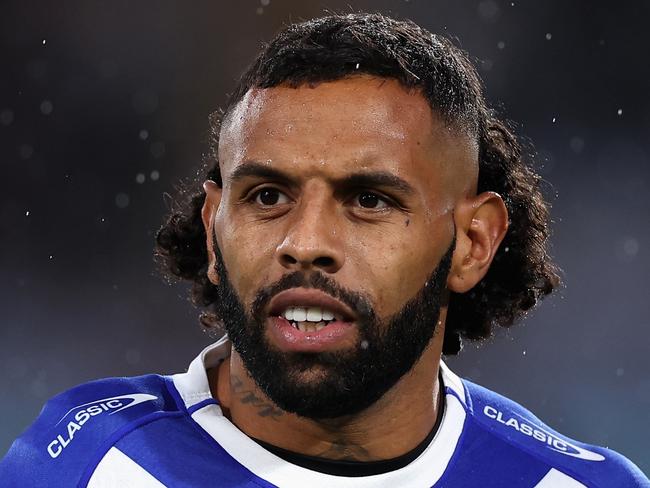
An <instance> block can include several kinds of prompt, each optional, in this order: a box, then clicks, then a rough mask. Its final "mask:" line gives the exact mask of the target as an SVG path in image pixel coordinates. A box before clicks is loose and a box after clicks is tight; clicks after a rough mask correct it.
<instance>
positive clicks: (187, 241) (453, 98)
mask: <svg viewBox="0 0 650 488" xmlns="http://www.w3.org/2000/svg"><path fill="white" fill-rule="evenodd" d="M360 73H364V74H370V75H374V76H378V77H384V78H392V79H396V80H397V81H399V82H400V83H401V85H402V86H404V87H405V88H406V89H408V90H417V91H419V92H420V93H421V94H422V95H423V96H424V97H425V98H426V99H427V100H428V102H429V104H430V106H431V109H432V110H434V111H436V113H438V114H439V115H440V116H442V118H443V120H444V121H445V122H446V123H447V124H449V126H450V127H453V128H455V129H457V130H461V131H463V132H464V133H466V134H469V135H470V136H471V137H473V138H475V140H476V141H477V142H478V145H479V177H478V192H479V193H480V192H484V191H495V192H497V193H499V194H500V195H501V196H502V198H503V199H504V202H505V205H506V207H507V209H508V212H509V216H510V225H509V228H508V231H507V233H506V236H505V238H504V240H503V242H502V244H501V246H500V247H499V250H498V251H497V254H496V256H495V258H494V261H493V263H492V265H491V267H490V269H489V271H488V273H487V274H486V275H485V277H484V278H483V279H482V280H481V281H480V282H479V283H478V284H477V285H476V286H475V287H474V288H473V289H472V290H470V291H469V292H467V293H463V294H457V293H452V294H451V297H450V302H449V311H448V315H447V323H446V328H445V338H444V345H443V352H444V353H445V354H456V353H457V352H458V351H459V350H460V348H461V336H462V337H465V338H467V339H472V340H478V339H483V338H486V337H488V336H490V335H491V333H492V329H493V327H494V326H495V325H500V326H510V325H511V324H512V323H513V321H514V320H515V319H517V318H519V317H520V316H522V315H524V314H525V313H526V312H527V311H528V310H530V309H531V308H532V307H533V306H534V305H535V304H536V303H537V302H538V300H539V299H541V298H543V297H544V296H545V295H548V294H549V293H550V292H551V291H552V290H553V289H554V288H555V287H556V286H557V285H558V284H559V276H558V273H559V270H558V268H557V267H556V266H555V264H554V263H553V262H552V261H551V259H550V257H549V255H548V252H547V241H548V237H549V233H550V230H549V212H548V204H547V202H546V201H545V200H544V197H543V195H542V193H541V191H540V181H541V178H540V176H539V175H537V174H536V173H535V172H534V171H533V170H532V168H531V167H530V166H529V165H528V164H527V163H526V162H525V160H524V158H523V154H522V152H523V151H522V148H521V145H520V144H519V142H518V141H517V139H516V137H515V136H514V135H513V133H512V132H511V130H510V129H509V128H508V127H507V125H506V124H505V123H504V122H503V121H501V120H499V119H498V118H497V117H496V116H495V114H494V112H493V111H492V110H491V109H490V108H489V107H488V106H487V103H486V101H485V99H484V97H483V90H482V85H481V81H480V79H479V77H478V75H477V73H476V70H475V69H474V67H473V66H472V64H471V63H470V61H469V60H468V58H467V56H466V55H465V54H464V53H463V52H462V51H461V50H460V49H459V48H457V47H456V46H454V45H453V44H452V43H451V42H450V41H449V40H447V39H445V38H444V37H440V36H438V35H434V34H431V33H430V32H428V31H426V30H425V29H423V28H421V27H419V26H418V25H416V24H415V23H413V22H411V21H408V20H407V21H398V20H394V19H391V18H388V17H385V16H383V15H380V14H363V13H357V14H349V15H330V16H327V17H322V18H318V19H315V20H310V21H307V22H302V23H299V24H293V25H290V26H289V27H287V28H286V29H284V30H283V31H281V32H280V33H279V34H278V35H277V36H276V37H275V38H274V39H273V40H272V41H271V42H270V43H269V44H268V45H265V46H264V47H263V49H262V50H261V52H260V53H259V54H258V56H257V58H256V59H255V61H254V62H253V64H252V65H251V66H250V67H249V68H248V69H247V70H246V72H245V73H244V74H243V76H242V77H241V79H240V81H239V84H238V85H237V87H236V89H235V91H234V92H233V93H232V95H231V96H230V100H229V102H228V105H227V108H226V110H225V111H224V112H223V115H224V117H222V116H221V115H222V114H218V113H217V114H213V115H212V116H211V139H212V144H211V146H210V151H209V153H208V154H207V157H206V161H204V168H203V176H204V179H211V180H213V181H215V182H216V183H217V184H219V185H220V186H221V184H222V181H221V175H220V170H219V162H218V157H217V147H218V143H219V129H220V122H221V120H223V118H225V117H227V116H228V114H229V113H230V112H231V111H232V109H233V107H234V106H235V105H236V104H237V103H238V102H239V101H240V100H241V99H242V98H243V96H244V95H245V94H246V92H248V90H250V89H251V88H254V87H257V88H270V87H275V86H278V85H285V86H292V87H298V86H301V85H303V84H317V83H319V82H324V81H334V80H338V79H341V78H344V77H349V76H353V75H355V74H360ZM201 182H202V181H196V182H194V183H193V185H194V186H192V185H189V186H187V185H186V187H185V188H182V189H181V191H180V193H181V197H182V199H181V200H180V202H179V203H177V204H176V205H175V208H172V210H171V214H170V216H169V217H168V219H167V221H166V223H165V224H164V225H163V226H162V227H161V228H160V230H159V231H158V233H157V234H156V258H157V260H158V262H159V263H160V264H161V265H162V268H163V272H164V273H165V274H166V275H167V276H168V277H170V278H171V277H177V278H182V279H185V280H190V281H192V282H193V287H192V291H191V299H192V301H193V302H194V303H195V304H196V305H198V306H199V307H203V308H204V312H203V313H202V314H201V316H200V320H201V322H202V324H203V325H204V326H205V327H207V328H210V327H214V326H215V325H214V324H215V322H216V320H215V319H217V317H216V316H215V314H214V313H213V310H214V304H215V301H216V299H217V295H216V289H215V287H214V285H212V283H211V282H210V281H209V280H208V278H207V268H208V256H207V250H206V246H205V239H206V236H205V231H204V228H203V224H202V221H201V207H202V205H203V202H204V199H205V193H204V192H203V190H202V188H201V185H200V183H201Z"/></svg>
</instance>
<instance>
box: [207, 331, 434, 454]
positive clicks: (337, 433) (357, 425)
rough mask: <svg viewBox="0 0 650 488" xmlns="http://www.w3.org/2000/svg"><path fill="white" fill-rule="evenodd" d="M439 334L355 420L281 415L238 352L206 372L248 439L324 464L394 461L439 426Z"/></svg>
mask: <svg viewBox="0 0 650 488" xmlns="http://www.w3.org/2000/svg"><path fill="white" fill-rule="evenodd" d="M442 323H444V321H442ZM438 329H439V330H437V331H436V335H435V337H434V338H433V340H432V341H431V343H430V344H429V346H428V347H427V349H425V351H424V353H423V354H422V356H421V357H420V359H419V360H418V362H417V363H416V364H415V366H414V367H413V368H412V370H411V371H410V372H409V373H407V374H406V375H404V377H402V378H401V379H400V381H398V383H397V384H396V385H395V386H394V387H393V388H391V389H390V390H389V391H388V392H387V393H386V394H385V395H384V396H383V397H382V398H381V399H380V400H378V401H377V402H376V403H375V404H373V405H372V406H371V407H369V408H367V409H366V410H364V411H363V412H361V413H359V414H357V415H353V416H349V417H348V416H346V417H340V418H337V419H327V420H313V419H307V418H304V417H300V416H298V415H295V414H291V413H288V412H285V411H283V410H281V409H279V408H278V407H276V406H275V405H274V404H273V402H272V401H271V400H270V399H269V398H267V397H266V396H265V395H264V394H263V393H262V392H261V391H260V389H259V388H258V387H257V385H256V384H255V382H254V381H253V380H252V379H251V378H250V376H249V375H248V373H247V371H246V369H245V367H244V365H243V362H242V360H241V358H240V357H239V355H238V354H237V353H236V352H235V351H234V350H233V351H232V354H231V356H230V360H226V361H224V362H223V363H221V365H220V366H219V368H218V369H217V368H215V369H214V370H210V371H209V372H208V374H209V380H210V386H211V389H212V393H213V396H215V397H217V398H218V400H219V403H220V405H221V407H222V410H223V411H224V414H225V415H226V416H227V417H228V418H229V419H230V420H231V421H232V422H233V423H234V424H235V425H236V426H237V427H238V428H239V429H240V430H241V431H243V432H244V433H245V434H247V435H249V436H250V437H254V438H256V439H259V440H261V441H264V442H266V443H269V444H272V445H274V446H277V447H280V448H282V449H286V450H288V451H292V452H296V453H300V454H306V455H309V456H316V457H321V458H326V459H335V460H353V461H377V460H384V459H392V458H395V457H398V456H401V455H403V454H405V453H407V452H409V451H410V450H412V449H414V448H415V447H416V446H418V444H420V443H421V442H422V441H423V440H424V438H425V437H426V436H427V434H429V433H430V432H431V430H432V429H433V427H434V425H435V422H436V418H437V415H438V409H439V405H440V399H441V398H442V397H441V395H442V393H441V391H440V389H441V388H440V387H441V385H440V384H439V381H438V370H439V363H440V355H441V348H442V339H443V336H444V333H443V332H444V331H443V330H442V329H443V327H442V324H439V326H438Z"/></svg>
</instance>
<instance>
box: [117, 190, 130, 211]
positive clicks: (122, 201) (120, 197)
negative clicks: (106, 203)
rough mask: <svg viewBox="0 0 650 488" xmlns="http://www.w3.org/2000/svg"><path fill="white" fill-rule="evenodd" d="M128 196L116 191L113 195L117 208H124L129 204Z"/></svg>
mask: <svg viewBox="0 0 650 488" xmlns="http://www.w3.org/2000/svg"><path fill="white" fill-rule="evenodd" d="M129 200H130V199H129V196H128V195H127V194H126V193H118V194H117V195H115V205H117V207H118V208H126V207H128V206H129Z"/></svg>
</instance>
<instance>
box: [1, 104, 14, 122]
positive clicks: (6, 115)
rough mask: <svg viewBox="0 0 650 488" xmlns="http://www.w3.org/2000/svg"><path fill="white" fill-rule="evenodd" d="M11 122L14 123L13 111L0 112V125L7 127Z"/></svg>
mask: <svg viewBox="0 0 650 488" xmlns="http://www.w3.org/2000/svg"><path fill="white" fill-rule="evenodd" d="M13 121H14V113H13V111H11V110H9V109H8V108H6V109H4V110H3V111H2V112H0V124H2V125H4V126H7V125H11V123H12V122H13Z"/></svg>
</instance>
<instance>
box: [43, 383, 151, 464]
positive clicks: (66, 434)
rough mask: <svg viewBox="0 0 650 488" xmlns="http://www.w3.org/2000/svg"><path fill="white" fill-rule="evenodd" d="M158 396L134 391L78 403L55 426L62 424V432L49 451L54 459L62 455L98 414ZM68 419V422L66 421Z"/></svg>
mask: <svg viewBox="0 0 650 488" xmlns="http://www.w3.org/2000/svg"><path fill="white" fill-rule="evenodd" d="M157 398H158V397H156V396H154V395H149V394H146V393H132V394H130V395H120V396H115V397H110V398H102V399H101V400H95V401H93V402H88V403H84V404H83V405H77V406H76V407H74V408H71V409H70V410H68V411H67V412H66V413H65V415H64V416H63V417H61V419H60V420H59V421H58V422H57V423H56V425H55V427H57V426H59V425H61V427H60V429H59V430H60V431H61V433H60V434H59V435H57V436H56V437H55V438H54V439H53V440H52V442H50V443H49V444H48V445H47V453H48V454H49V455H50V457H51V458H52V459H56V458H57V457H59V456H60V455H61V453H62V452H63V450H64V449H65V448H66V447H68V446H69V445H70V443H71V442H72V440H73V439H74V437H75V434H76V433H77V432H79V431H80V430H81V429H82V428H83V427H84V425H86V423H87V422H88V421H89V420H92V419H94V418H97V417H98V416H104V415H113V414H115V413H117V412H120V411H122V410H125V409H127V408H131V407H134V406H135V405H139V404H140V403H143V402H149V401H151V400H156V399H157ZM66 420H67V422H65V421H66Z"/></svg>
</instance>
